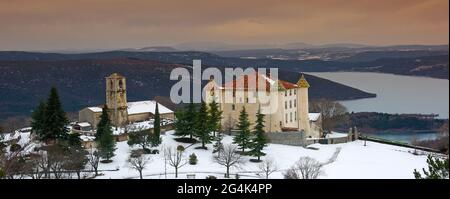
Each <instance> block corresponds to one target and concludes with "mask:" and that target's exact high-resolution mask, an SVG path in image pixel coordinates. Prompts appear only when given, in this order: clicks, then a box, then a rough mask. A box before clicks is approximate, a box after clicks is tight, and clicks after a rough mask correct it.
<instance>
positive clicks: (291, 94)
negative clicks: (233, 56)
mask: <svg viewBox="0 0 450 199" xmlns="http://www.w3.org/2000/svg"><path fill="white" fill-rule="evenodd" d="M254 82H256V85H255V83H254ZM260 83H263V84H264V85H258V84H260ZM309 87H310V85H309V83H308V82H307V81H306V79H305V77H304V76H303V75H302V76H301V77H300V79H299V80H298V82H297V84H294V83H290V82H287V81H284V80H275V79H272V78H270V77H269V76H267V75H264V74H260V73H254V74H247V75H243V76H241V77H238V78H237V79H236V80H233V81H232V82H226V83H225V84H224V85H217V83H216V82H215V81H214V80H210V82H209V83H208V84H207V85H206V86H205V92H206V100H207V102H208V103H209V102H211V101H212V100H213V99H214V100H215V101H216V102H218V103H220V108H221V110H222V111H223V114H222V126H223V127H224V128H227V127H230V125H231V127H232V128H235V127H236V124H237V122H238V119H239V113H240V111H241V110H242V108H243V107H244V106H245V109H246V111H247V113H248V115H249V119H250V122H251V123H252V124H254V123H255V121H256V113H257V111H258V109H259V108H260V107H265V108H266V109H268V110H271V111H269V113H268V114H266V113H264V114H265V115H266V116H265V131H266V132H290V131H303V132H305V135H306V136H307V137H311V138H319V137H320V136H321V135H322V132H321V131H322V122H321V120H322V117H321V114H320V113H309V110H308V109H309V100H308V88H309ZM270 88H275V89H273V90H272V89H270ZM258 92H264V93H265V95H267V96H270V97H269V99H270V100H269V101H268V103H266V102H264V103H262V102H260V101H256V102H251V101H249V97H251V96H257V95H258ZM226 98H227V99H232V101H231V102H227V101H226V100H225V99H226Z"/></svg>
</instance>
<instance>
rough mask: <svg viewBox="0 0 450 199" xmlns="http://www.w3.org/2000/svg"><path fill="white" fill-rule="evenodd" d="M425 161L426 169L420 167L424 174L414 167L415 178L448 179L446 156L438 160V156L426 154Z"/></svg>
mask: <svg viewBox="0 0 450 199" xmlns="http://www.w3.org/2000/svg"><path fill="white" fill-rule="evenodd" d="M427 163H428V171H426V170H425V169H422V170H423V174H424V176H422V174H420V172H419V171H417V170H415V169H414V176H415V178H416V179H448V177H449V171H448V170H449V164H448V158H447V159H445V160H440V159H439V158H433V157H432V156H431V155H428V159H427Z"/></svg>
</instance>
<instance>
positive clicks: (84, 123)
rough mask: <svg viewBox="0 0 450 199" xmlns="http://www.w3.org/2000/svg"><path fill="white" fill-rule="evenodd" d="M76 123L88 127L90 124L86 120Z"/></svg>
mask: <svg viewBox="0 0 450 199" xmlns="http://www.w3.org/2000/svg"><path fill="white" fill-rule="evenodd" d="M77 125H78V126H80V127H89V126H91V124H89V123H88V122H80V123H78V124H77Z"/></svg>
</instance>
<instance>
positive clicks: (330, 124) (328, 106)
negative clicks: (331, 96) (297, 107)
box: [310, 99, 348, 132]
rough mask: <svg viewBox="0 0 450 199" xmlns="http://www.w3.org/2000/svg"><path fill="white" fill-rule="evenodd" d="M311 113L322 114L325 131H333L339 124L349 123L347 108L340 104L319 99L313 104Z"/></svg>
mask: <svg viewBox="0 0 450 199" xmlns="http://www.w3.org/2000/svg"><path fill="white" fill-rule="evenodd" d="M310 111H311V112H317V113H321V114H322V128H323V129H324V130H325V131H328V132H329V131H331V130H332V129H333V128H334V127H335V126H336V125H337V124H339V123H344V122H347V121H348V115H346V113H347V108H345V106H343V105H342V104H340V103H339V102H336V101H332V100H328V99H319V100H316V101H313V102H311V105H310Z"/></svg>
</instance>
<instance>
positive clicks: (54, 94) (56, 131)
mask: <svg viewBox="0 0 450 199" xmlns="http://www.w3.org/2000/svg"><path fill="white" fill-rule="evenodd" d="M68 123H69V120H68V119H67V117H66V113H65V112H64V110H63V108H62V106H61V102H60V101H59V96H58V91H57V90H56V88H55V87H52V88H51V90H50V96H49V98H48V101H47V105H46V109H45V119H44V127H43V131H42V136H41V138H42V139H60V138H62V139H65V138H66V136H67V132H68V129H67V125H68Z"/></svg>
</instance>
